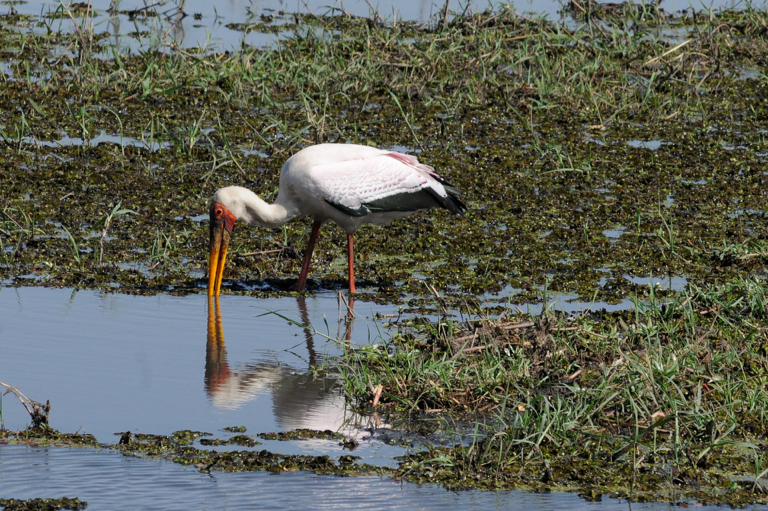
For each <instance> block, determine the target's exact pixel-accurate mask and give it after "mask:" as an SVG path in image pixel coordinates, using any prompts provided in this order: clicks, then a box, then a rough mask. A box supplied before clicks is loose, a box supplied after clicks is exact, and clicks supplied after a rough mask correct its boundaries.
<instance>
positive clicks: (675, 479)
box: [338, 279, 768, 505]
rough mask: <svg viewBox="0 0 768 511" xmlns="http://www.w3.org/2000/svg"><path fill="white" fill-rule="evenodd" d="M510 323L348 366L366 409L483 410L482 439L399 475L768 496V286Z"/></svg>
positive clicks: (707, 499)
mask: <svg viewBox="0 0 768 511" xmlns="http://www.w3.org/2000/svg"><path fill="white" fill-rule="evenodd" d="M502 316H504V318H503V319H491V318H482V317H481V318H478V319H474V320H473V319H467V320H466V321H464V322H461V323H457V322H455V321H448V320H441V321H440V322H439V323H437V324H431V323H426V324H425V323H423V322H415V323H414V324H413V325H411V326H410V328H406V327H401V328H402V332H401V333H400V334H399V335H396V336H394V337H392V338H391V339H389V340H388V341H387V343H382V344H376V345H371V346H361V347H356V348H350V349H349V350H348V353H347V354H346V356H345V357H344V358H343V359H342V360H340V361H339V366H338V368H339V371H340V373H341V375H342V377H343V379H344V382H345V388H346V392H347V393H348V394H349V395H350V396H352V397H353V398H356V399H357V403H358V407H359V408H361V409H367V408H375V409H376V410H379V413H387V414H390V415H393V416H397V415H401V414H403V413H406V414H408V413H413V412H414V411H417V412H421V413H424V412H426V413H427V415H432V416H440V415H444V414H449V415H451V416H453V417H461V416H468V417H470V418H472V417H474V421H475V422H476V424H477V425H476V429H477V431H478V432H479V434H476V435H474V436H473V437H472V441H471V442H469V444H467V443H466V442H459V443H457V444H456V445H453V446H451V445H448V446H440V447H433V448H430V449H427V450H424V451H421V452H416V453H414V454H412V455H408V456H406V457H403V458H402V459H401V460H400V467H399V469H398V476H402V477H406V478H408V479H410V480H416V481H430V482H437V481H439V482H440V483H441V484H444V485H446V486H448V487H449V488H453V489H465V488H488V489H501V488H527V489H533V490H536V491H573V492H578V493H580V494H583V495H586V496H587V497H588V498H596V497H597V496H599V495H602V494H605V495H611V496H615V497H621V498H627V499H632V500H663V501H667V502H686V501H691V500H693V501H697V502H702V503H727V504H730V505H744V504H748V503H752V502H762V503H765V502H768V491H767V490H766V483H768V481H766V480H765V479H764V477H765V475H766V471H765V470H764V463H765V451H766V449H768V441H766V435H768V428H767V427H766V424H768V395H766V393H765V385H766V383H768V326H766V325H767V323H766V319H767V317H768V301H767V300H766V286H765V283H764V282H762V281H759V280H753V279H745V280H739V281H734V282H732V283H728V284H724V285H721V286H709V287H706V288H704V287H698V286H691V289H689V290H687V291H683V292H681V293H679V294H678V295H676V296H674V297H671V298H667V299H663V300H662V299H658V297H656V296H653V295H652V296H651V297H649V299H648V300H644V301H642V302H641V301H636V302H635V304H634V307H633V309H632V310H630V311H624V312H614V313H606V312H595V313H586V314H584V315H581V316H565V315H554V314H544V315H542V316H539V317H526V316H521V315H519V314H516V313H512V312H511V311H509V313H508V314H507V315H506V316H505V315H502ZM467 317H469V316H467ZM478 417H479V418H478ZM590 496H591V497H590Z"/></svg>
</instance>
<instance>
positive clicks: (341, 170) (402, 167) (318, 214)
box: [208, 144, 466, 294]
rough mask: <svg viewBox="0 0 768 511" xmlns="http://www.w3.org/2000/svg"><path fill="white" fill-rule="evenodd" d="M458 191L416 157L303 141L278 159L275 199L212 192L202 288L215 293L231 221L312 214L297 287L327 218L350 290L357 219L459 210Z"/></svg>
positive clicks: (273, 223)
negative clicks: (339, 244) (343, 251)
mask: <svg viewBox="0 0 768 511" xmlns="http://www.w3.org/2000/svg"><path fill="white" fill-rule="evenodd" d="M459 195H460V194H459V191H458V190H457V189H456V188H454V187H453V186H451V185H450V184H448V183H447V182H445V181H444V180H443V179H442V178H441V177H440V176H439V175H437V174H436V173H435V172H434V169H433V168H432V167H430V166H429V165H425V164H422V163H419V161H418V159H417V158H416V157H414V156H410V155H406V154H402V153H398V152H394V151H386V150H382V149H376V148H373V147H368V146H361V145H353V144H320V145H315V146H310V147H307V148H305V149H303V150H301V151H299V152H298V153H296V154H295V155H293V156H292V157H291V158H289V159H288V161H286V162H285V164H284V165H283V168H282V171H281V173H280V189H279V192H278V194H277V198H276V200H275V202H274V203H273V204H268V203H266V202H264V201H263V200H261V199H260V198H259V197H258V196H257V195H256V194H255V193H253V192H251V191H250V190H248V189H246V188H242V187H239V186H229V187H226V188H221V189H220V190H218V191H217V192H216V193H215V194H214V196H213V199H212V201H211V254H210V261H211V265H210V269H211V272H210V277H209V287H208V293H209V294H214V293H215V294H218V292H219V288H220V286H221V273H222V271H223V267H224V260H225V258H226V245H228V243H229V235H230V234H231V232H232V227H233V226H234V221H235V220H243V221H245V222H248V223H250V224H253V225H258V226H261V227H279V226H281V225H283V224H285V223H287V222H289V221H291V220H293V219H294V218H298V217H300V216H312V217H314V220H315V221H314V223H313V225H312V234H311V236H310V240H309V245H308V247H307V251H306V253H305V256H304V264H303V265H302V271H301V274H300V275H299V281H298V284H297V287H298V289H303V288H304V286H305V284H306V278H307V273H308V271H309V262H310V260H311V255H312V250H313V249H314V244H315V241H316V240H317V235H318V233H319V230H320V225H322V223H323V222H325V221H328V220H331V221H333V222H334V223H336V224H337V225H339V226H340V227H341V228H342V229H344V230H345V231H346V232H347V239H348V257H349V272H350V280H349V288H350V292H352V293H354V292H355V285H354V267H353V239H352V235H353V233H354V232H355V231H356V230H357V229H358V228H359V227H360V225H362V224H364V223H375V224H387V223H389V222H391V221H392V220H395V219H397V218H402V217H404V216H408V215H410V214H412V213H414V212H416V211H421V210H425V209H430V208H434V207H441V208H445V209H447V210H449V211H451V212H452V213H455V214H461V213H462V212H463V211H464V210H465V209H466V206H465V205H464V203H462V202H461V200H459ZM214 255H215V257H214ZM219 263H220V264H219Z"/></svg>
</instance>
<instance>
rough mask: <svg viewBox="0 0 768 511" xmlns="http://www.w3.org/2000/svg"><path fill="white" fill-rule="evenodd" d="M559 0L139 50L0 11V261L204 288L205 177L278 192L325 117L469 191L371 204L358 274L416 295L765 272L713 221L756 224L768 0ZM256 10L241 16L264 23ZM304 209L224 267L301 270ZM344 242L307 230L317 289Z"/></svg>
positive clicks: (323, 134)
mask: <svg viewBox="0 0 768 511" xmlns="http://www.w3.org/2000/svg"><path fill="white" fill-rule="evenodd" d="M569 9H570V11H569V12H571V13H572V16H573V19H571V20H570V21H562V22H553V21H549V20H547V19H542V18H535V17H534V18H531V17H527V16H521V15H519V14H518V13H516V12H515V11H513V10H512V9H510V8H508V7H500V8H499V9H497V10H494V11H489V12H485V13H464V14H457V15H455V16H453V17H450V16H447V14H446V15H445V16H440V17H439V19H435V20H432V21H430V22H429V23H426V24H422V25H419V24H416V23H410V22H398V23H392V24H388V23H385V22H383V21H382V20H381V18H379V17H377V16H373V17H372V18H370V19H364V18H355V17H346V16H315V15H309V14H304V15H302V14H297V15H286V16H284V18H285V19H283V20H282V21H284V22H285V23H286V24H285V27H286V28H285V30H290V31H291V33H290V35H286V36H285V37H281V42H280V44H276V45H274V46H270V47H266V48H254V47H249V46H248V45H242V46H241V47H239V48H238V49H236V50H234V51H230V52H219V51H216V50H214V49H211V48H208V47H200V48H181V47H179V46H178V44H176V43H174V42H172V41H162V40H158V38H157V36H151V35H145V34H142V33H141V32H138V33H137V34H136V42H137V44H139V45H141V47H142V49H143V51H136V52H129V53H125V52H122V50H121V49H120V46H119V45H116V43H115V41H114V39H113V38H111V37H108V36H107V35H105V34H103V33H100V32H99V31H98V29H97V28H94V27H98V26H99V24H98V23H95V22H94V16H95V14H94V13H93V12H92V11H90V10H88V9H85V10H82V11H76V10H72V9H63V8H62V9H60V10H59V11H58V12H57V13H56V15H55V16H53V15H52V16H49V17H46V18H45V21H44V23H45V25H46V26H47V27H48V30H46V31H45V33H41V32H40V31H36V30H33V29H32V28H30V27H29V20H28V19H26V18H24V17H20V16H6V17H1V18H0V28H2V30H0V43H1V44H0V47H2V48H5V49H6V50H3V51H2V52H0V63H2V67H1V69H3V70H4V71H3V72H2V73H0V82H2V87H0V107H1V108H0V165H2V168H3V169H4V171H3V172H2V173H0V190H2V192H0V205H2V211H3V212H4V213H7V215H6V214H3V215H2V217H1V218H0V244H2V250H0V253H2V257H0V278H2V279H3V280H5V281H9V282H11V283H13V284H14V285H23V284H24V283H27V282H35V283H40V282H42V283H46V284H50V285H58V286H61V285H67V286H78V287H92V288H102V289H111V290H114V289H119V290H124V291H129V292H157V291H158V290H168V289H173V290H174V292H178V293H183V292H197V291H198V288H199V287H202V286H203V285H204V282H203V280H202V277H201V276H202V275H203V274H204V271H205V266H206V260H205V253H206V243H207V241H206V238H207V225H206V221H205V212H206V210H207V203H208V200H209V198H210V196H211V194H212V193H213V191H214V190H215V189H216V188H218V187H220V186H224V185H229V184H241V185H244V186H248V187H250V188H252V189H254V190H256V191H257V193H259V194H260V195H261V196H263V197H265V198H266V199H267V200H272V199H274V197H275V194H276V188H277V185H278V179H279V170H280V167H281V165H282V163H283V162H284V160H285V159H286V158H287V157H289V156H290V155H291V154H293V153H294V152H296V151H297V150H299V149H301V148H302V147H305V146H307V145H309V144H313V143H318V142H342V143H360V144H370V145H376V146H381V147H394V148H399V149H400V150H406V151H410V152H415V153H418V156H419V158H420V159H422V160H423V161H425V162H427V163H429V164H431V165H432V166H434V167H435V168H436V169H437V171H438V172H439V173H441V174H442V175H443V176H444V177H445V178H446V179H448V180H449V181H451V182H452V183H454V184H455V185H456V186H457V187H458V188H460V189H461V190H462V191H463V193H464V197H465V199H466V201H467V204H468V206H469V211H468V213H467V215H466V216H465V217H464V218H461V219H453V218H450V217H449V216H448V215H446V214H442V213H441V212H432V213H430V214H420V215H417V216H415V217H413V218H410V219H406V220H402V221H398V222H396V223H395V224H393V225H391V226H389V227H366V228H364V229H361V230H360V231H359V233H358V246H357V248H358V254H359V259H358V264H359V266H360V270H359V272H358V274H359V276H360V278H361V286H359V287H360V290H361V294H363V295H365V296H367V297H368V298H369V299H374V300H379V301H392V300H396V299H400V298H402V297H404V296H406V294H408V295H411V296H414V299H413V303H411V304H409V305H411V307H412V308H418V307H420V306H421V305H422V304H423V303H424V302H423V301H422V296H423V293H424V289H425V287H424V281H426V283H427V284H429V285H432V286H438V287H440V288H441V292H442V294H443V295H444V298H445V299H446V300H447V301H449V302H450V303H452V304H454V305H455V304H460V303H463V302H465V301H467V300H471V299H472V298H473V297H476V296H478V295H483V296H484V297H486V298H487V299H488V300H491V301H494V300H496V301H497V302H498V304H499V305H503V303H504V302H505V301H506V294H502V295H500V296H503V297H504V298H498V299H497V298H496V297H495V293H499V292H501V291H504V290H509V289H514V290H517V291H516V293H517V295H519V298H518V299H517V301H518V302H519V303H525V302H526V301H528V300H529V299H530V297H531V296H535V295H536V294H537V293H536V291H537V290H538V289H540V288H541V287H542V286H543V285H544V284H545V281H547V280H548V279H549V282H548V283H547V285H548V286H549V287H550V289H551V290H552V291H553V292H566V293H574V294H576V295H578V296H579V297H581V298H585V299H592V298H593V297H594V299H596V300H601V301H605V302H607V303H617V302H620V301H622V300H626V299H627V298H628V297H629V296H634V295H637V294H643V295H647V293H648V290H647V286H644V287H643V286H638V285H637V284H636V283H635V281H634V280H633V279H637V278H646V277H648V276H649V275H656V276H665V275H666V276H673V277H680V278H685V279H687V281H688V282H694V283H705V282H707V281H710V280H711V279H713V278H714V279H724V278H733V277H745V276H748V275H750V274H754V273H755V272H761V271H762V269H763V267H764V264H765V256H764V255H761V253H760V252H750V251H748V252H746V253H747V254H753V253H757V254H758V255H755V256H750V257H737V258H733V257H724V254H723V252H722V251H721V247H723V246H737V245H741V246H744V247H749V246H752V245H760V244H762V243H763V242H764V240H765V239H766V238H768V225H767V223H766V222H765V221H764V218H763V210H764V206H763V204H764V202H765V201H764V193H763V192H762V190H764V189H765V186H764V182H763V181H764V177H765V176H764V175H763V173H762V171H761V170H760V169H762V167H763V166H764V163H765V161H764V160H765V157H764V154H765V152H766V151H765V148H766V140H765V136H764V130H763V129H762V127H763V126H764V124H765V120H766V115H768V114H767V113H766V112H768V109H767V108H766V103H765V98H766V97H767V95H766V94H765V87H766V85H765V80H764V79H763V78H764V77H763V74H762V73H763V70H764V69H763V68H764V63H765V62H766V59H768V45H766V42H765V39H764V38H763V37H762V34H763V31H764V27H765V26H766V23H768V16H766V13H765V12H764V11H761V10H757V9H753V8H749V9H744V10H740V11H722V12H710V11H696V10H693V9H691V10H688V11H686V12H685V13H678V14H673V13H667V12H665V11H663V9H659V8H658V7H656V6H645V7H643V6H636V5H633V4H629V3H627V4H622V6H620V8H619V7H611V8H608V7H604V6H600V5H599V4H595V3H594V2H578V3H577V2H572V3H571V4H570V7H569ZM134 14H135V13H134ZM116 15H129V14H128V13H122V14H121V13H119V12H118V13H116ZM58 18H64V19H68V20H70V21H71V22H72V23H73V24H74V26H75V30H74V32H67V31H66V30H63V29H62V28H61V26H60V25H61V24H60V23H57V22H56V20H57V19H58ZM260 19H261V18H255V17H254V18H253V20H257V21H255V22H254V23H256V24H255V25H254V24H252V23H248V24H246V25H247V26H243V27H237V26H233V28H235V29H237V28H242V29H243V30H249V31H250V30H259V29H260V28H259V27H261V25H265V27H263V28H264V29H265V30H267V29H266V26H269V27H270V28H269V29H268V31H272V30H275V29H276V28H275V27H277V26H278V25H275V24H273V23H272V21H273V20H272V19H271V18H270V21H269V22H266V21H263V20H261V21H258V20H260ZM340 31H342V32H343V33H344V34H345V37H343V38H340V37H337V34H338V33H339V32H340ZM163 45H164V46H163ZM161 46H162V47H163V48H166V49H170V51H159V48H160V47H161ZM67 48H76V49H77V51H75V52H72V51H66V49H67ZM734 127H738V129H735V128H734ZM490 183H492V186H490V185H489V184H490ZM117 204H121V205H122V206H120V208H118V210H117V211H114V208H115V207H116V206H115V205H117ZM129 210H130V211H132V212H135V214H128V212H127V211H129ZM110 211H111V212H112V217H113V218H115V217H116V216H119V215H117V212H118V211H124V213H125V214H124V215H123V218H121V221H120V222H113V223H111V224H110V225H109V227H108V230H109V248H110V251H109V252H110V253H109V257H106V258H105V249H106V245H105V242H106V237H105V236H104V232H105V231H103V232H102V236H100V237H99V236H98V233H97V236H96V237H95V238H94V237H89V236H88V234H87V233H88V229H89V228H93V226H94V225H96V224H98V223H99V222H104V223H101V224H100V225H101V227H100V228H103V227H105V226H106V225H107V223H106V222H105V215H106V216H107V219H108V218H109V213H110ZM22 212H24V214H26V215H27V216H28V217H29V218H31V219H33V225H28V223H27V221H26V220H25V218H24V217H23V215H22ZM105 212H106V213H105ZM9 216H10V218H11V219H12V220H11V219H9ZM306 229H307V226H306V224H304V223H302V222H294V223H292V224H291V225H288V226H286V228H285V229H278V230H260V231H259V235H258V236H256V235H255V233H256V232H257V231H256V230H255V229H252V228H250V227H245V228H242V229H239V232H238V235H237V236H236V238H235V241H234V243H233V247H232V249H231V251H232V258H231V259H232V263H233V264H232V265H231V266H230V267H229V269H228V272H227V275H226V278H227V280H228V281H229V283H230V285H228V286H226V288H227V289H230V290H232V292H242V291H243V290H244V289H246V288H247V287H249V286H241V285H239V284H240V283H242V282H244V281H245V282H248V281H253V280H260V281H264V280H269V281H271V282H275V281H277V282H278V283H279V285H278V288H287V287H289V286H290V283H291V281H292V280H293V279H295V275H296V274H297V272H298V270H299V267H300V263H301V258H300V256H299V254H300V253H299V250H297V248H300V247H301V246H303V244H304V241H305V237H306ZM606 232H612V233H614V234H612V235H611V236H608V235H606V234H605V233H606ZM179 233H181V236H179V235H178V234H179ZM403 239H407V240H408V250H407V252H404V251H403V250H402V249H401V247H402V243H401V240H403ZM341 243H343V236H342V233H341V232H340V231H338V230H333V229H329V230H328V231H326V232H324V233H323V235H322V236H321V238H320V240H319V241H318V247H317V249H316V251H317V252H316V254H317V257H316V259H315V263H314V266H313V268H314V271H313V279H314V281H313V282H312V283H311V286H310V288H311V289H317V288H334V287H336V286H338V285H340V284H341V283H342V282H343V279H344V276H343V275H342V274H341V273H340V271H339V270H338V269H339V268H341V267H343V264H342V263H343V260H342V257H343V251H342V250H339V249H338V246H339V245H340V244H341ZM278 248H280V249H281V250H280V251H279V252H276V250H277V249H278ZM284 248H288V249H289V250H282V249H284ZM574 254H578V256H574ZM659 254H663V257H659ZM25 275H35V276H37V278H36V279H23V278H19V277H20V276H25ZM281 281H283V282H281ZM262 287H263V286H262ZM265 292H268V291H265Z"/></svg>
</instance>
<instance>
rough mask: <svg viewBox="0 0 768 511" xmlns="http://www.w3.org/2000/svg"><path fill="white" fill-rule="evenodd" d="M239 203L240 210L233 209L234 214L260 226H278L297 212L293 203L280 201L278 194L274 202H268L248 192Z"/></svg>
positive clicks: (294, 216)
mask: <svg viewBox="0 0 768 511" xmlns="http://www.w3.org/2000/svg"><path fill="white" fill-rule="evenodd" d="M240 205H241V208H239V209H240V211H238V212H234V211H233V213H234V214H235V216H236V217H237V218H238V219H240V220H242V221H244V222H248V223H249V224H251V225H258V226H260V227H280V226H281V225H283V224H285V223H287V222H290V221H291V220H293V219H294V218H296V217H297V216H298V214H299V213H298V211H296V208H295V207H294V206H293V204H291V203H290V202H289V203H285V201H281V198H280V196H278V198H277V200H276V201H275V203H274V204H269V203H267V202H265V201H263V200H262V199H261V198H260V197H259V196H258V195H256V194H255V193H250V194H249V195H247V196H245V197H243V200H242V202H241V204H240Z"/></svg>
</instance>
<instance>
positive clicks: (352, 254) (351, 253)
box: [347, 234, 356, 294]
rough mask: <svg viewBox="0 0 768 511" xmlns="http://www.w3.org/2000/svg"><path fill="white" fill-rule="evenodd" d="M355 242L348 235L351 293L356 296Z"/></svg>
mask: <svg viewBox="0 0 768 511" xmlns="http://www.w3.org/2000/svg"><path fill="white" fill-rule="evenodd" d="M353 245H354V242H353V241H352V235H351V234H347V257H348V259H349V292H350V293H351V294H355V293H356V291H355V252H354V250H353Z"/></svg>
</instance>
